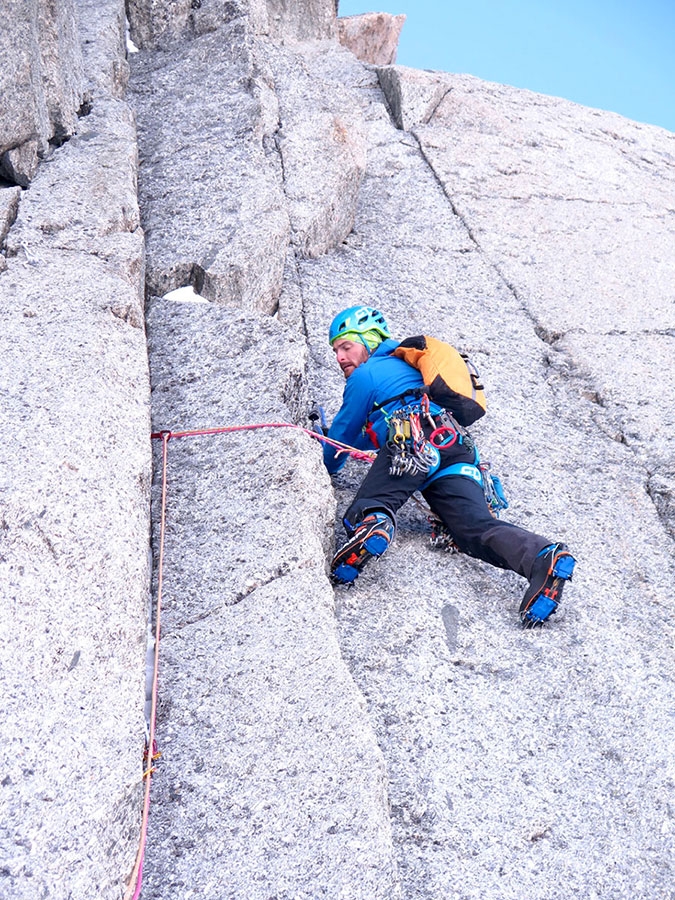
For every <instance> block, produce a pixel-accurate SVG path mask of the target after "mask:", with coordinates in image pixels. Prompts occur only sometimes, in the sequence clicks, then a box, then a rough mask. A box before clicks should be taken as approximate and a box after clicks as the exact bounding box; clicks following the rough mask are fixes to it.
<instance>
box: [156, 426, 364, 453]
mask: <svg viewBox="0 0 675 900" xmlns="http://www.w3.org/2000/svg"><path fill="white" fill-rule="evenodd" d="M259 428H294V429H295V430H296V431H302V432H303V433H304V434H308V435H309V436H310V437H312V438H315V440H317V441H321V443H323V444H328V445H329V446H331V447H335V448H336V449H337V451H338V453H349V455H350V456H352V457H353V458H354V459H362V460H365V461H366V462H372V461H373V459H374V458H375V453H374V452H373V451H371V450H367V451H361V450H357V449H356V447H351V446H350V445H349V444H343V443H342V442H341V441H335V440H333V439H332V438H329V437H326V435H325V434H317V432H316V431H311V430H310V429H309V428H303V426H302V425H292V424H291V423H289V422H261V423H259V424H256V425H228V426H226V427H223V428H200V429H197V430H194V431H155V432H153V433H152V434H151V435H150V437H151V438H152V439H153V440H163V439H164V436H165V435H168V436H169V438H183V437H199V436H202V435H210V434H229V433H230V432H234V431H256V430H257V429H259Z"/></svg>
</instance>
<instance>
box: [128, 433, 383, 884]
mask: <svg viewBox="0 0 675 900" xmlns="http://www.w3.org/2000/svg"><path fill="white" fill-rule="evenodd" d="M260 428H294V429H295V430H296V431H302V432H304V433H305V434H308V435H309V436H310V437H313V438H316V440H318V441H321V442H322V443H325V444H329V445H330V446H331V447H335V448H336V449H337V451H338V453H349V455H350V456H353V457H354V458H355V459H363V460H367V461H368V462H372V460H373V458H374V456H375V454H374V453H372V452H366V453H363V452H361V451H360V450H357V449H356V448H355V447H350V446H349V444H343V443H341V442H340V441H334V440H333V439H332V438H328V437H326V436H325V435H323V434H317V433H316V432H315V431H310V429H309V428H303V427H302V425H291V424H289V423H288V422H265V423H260V424H256V425H230V426H227V427H223V428H201V429H198V430H194V431H156V432H153V433H152V434H151V435H150V437H151V438H152V440H157V441H159V440H161V441H162V503H161V513H160V532H159V562H158V564H157V608H156V614H155V615H156V618H155V659H154V666H153V673H152V700H151V704H150V727H149V734H148V746H147V750H146V758H147V769H146V770H145V772H144V773H143V777H144V779H145V792H144V796H143V816H142V818H141V841H140V846H139V848H138V853H137V855H136V861H135V863H134V868H133V869H132V872H131V876H130V878H129V886H128V887H127V889H126V892H125V894H124V900H138V897H139V896H140V893H141V886H142V883H143V859H144V856H145V846H146V842H147V838H148V819H149V816H150V784H151V781H152V773H153V772H154V767H153V765H152V763H153V760H154V759H156V758H157V757H158V756H159V755H160V754H159V753H156V750H155V747H156V745H155V726H156V720H157V696H158V690H157V687H158V672H159V637H160V626H161V616H162V591H163V587H164V537H165V534H166V495H167V469H168V458H169V441H170V440H171V438H184V437H199V436H203V435H212V434H229V433H231V432H234V431H255V430H257V429H260Z"/></svg>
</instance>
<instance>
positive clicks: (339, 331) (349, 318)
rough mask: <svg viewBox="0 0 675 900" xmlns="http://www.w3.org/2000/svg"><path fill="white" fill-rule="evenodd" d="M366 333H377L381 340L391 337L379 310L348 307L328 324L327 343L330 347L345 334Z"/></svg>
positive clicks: (370, 307) (365, 307)
mask: <svg viewBox="0 0 675 900" xmlns="http://www.w3.org/2000/svg"><path fill="white" fill-rule="evenodd" d="M368 331H375V332H377V334H378V335H380V337H381V338H382V339H383V340H384V339H386V338H390V337H391V334H390V333H389V328H388V327H387V323H386V321H385V318H384V316H383V315H382V313H381V312H380V311H379V309H373V307H372V306H350V307H349V309H344V310H343V311H342V312H341V313H338V314H337V316H335V318H334V319H333V321H332V322H331V323H330V329H329V331H328V343H329V344H330V345H331V347H332V346H333V344H334V343H335V341H337V340H338V338H341V337H342V336H343V335H345V334H348V333H350V332H351V333H354V334H358V335H364V334H366V332H368ZM364 343H365V341H364ZM366 346H367V344H366Z"/></svg>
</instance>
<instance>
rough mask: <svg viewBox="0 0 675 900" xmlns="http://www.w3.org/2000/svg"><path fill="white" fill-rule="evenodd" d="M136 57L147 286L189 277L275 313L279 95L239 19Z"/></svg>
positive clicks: (281, 234)
mask: <svg viewBox="0 0 675 900" xmlns="http://www.w3.org/2000/svg"><path fill="white" fill-rule="evenodd" d="M132 62H133V77H132V90H133V103H134V108H135V110H136V115H137V118H138V122H139V148H140V155H141V173H140V200H141V207H142V210H143V226H144V229H145V233H146V241H147V248H148V262H147V276H146V277H147V287H148V291H149V292H150V293H153V294H159V295H163V294H165V293H167V292H169V291H171V290H173V289H175V288H178V287H183V286H185V285H188V284H192V285H194V287H195V288H196V289H197V291H198V292H200V293H201V294H202V295H203V296H205V297H207V298H208V299H209V300H213V301H215V302H218V303H224V304H232V305H241V306H242V307H244V308H251V309H259V310H262V311H264V312H267V313H270V312H273V311H274V309H275V306H276V302H277V299H278V296H279V293H280V292H281V282H282V276H283V269H284V263H285V259H286V251H287V247H288V242H289V240H290V227H289V221H288V212H287V209H286V205H285V202H284V197H283V190H282V184H281V176H280V173H279V167H280V164H279V159H278V154H277V151H276V148H275V146H274V140H273V131H274V129H275V128H276V127H277V122H278V112H277V110H276V98H275V97H274V95H273V92H272V91H271V89H270V88H269V87H268V85H267V84H266V79H265V75H264V73H263V72H262V71H261V70H260V68H259V67H258V66H257V63H256V59H255V55H254V49H253V45H252V38H251V35H250V32H249V31H248V28H247V26H246V24H245V22H244V21H242V20H241V19H240V20H237V21H236V22H233V23H232V24H230V25H227V26H224V27H223V28H222V29H221V30H220V31H218V32H216V33H213V34H206V35H202V36H200V37H197V38H194V39H192V40H188V41H186V42H184V43H183V44H181V45H180V46H179V47H178V48H177V49H175V50H171V51H161V50H157V51H155V52H143V53H139V54H136V55H135V56H134V58H133V61H132ZM196 85H198V91H199V96H200V100H199V102H198V103H196V102H195V89H196V88H195V86H196ZM186 187H187V189H186ZM214 198H218V199H217V200H215V202H214Z"/></svg>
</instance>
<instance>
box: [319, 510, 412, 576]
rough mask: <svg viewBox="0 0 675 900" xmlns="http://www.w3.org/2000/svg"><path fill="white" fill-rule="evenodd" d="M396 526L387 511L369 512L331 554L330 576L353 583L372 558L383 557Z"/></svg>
mask: <svg viewBox="0 0 675 900" xmlns="http://www.w3.org/2000/svg"><path fill="white" fill-rule="evenodd" d="M395 530H396V529H395V526H394V523H393V521H392V520H391V517H390V516H388V515H387V514H386V513H381V512H376V513H369V514H368V515H367V516H366V517H365V518H364V519H363V521H362V522H360V523H359V524H358V525H357V526H356V528H355V529H354V531H353V532H352V534H351V536H350V538H349V540H348V541H347V543H346V544H343V545H342V547H340V549H339V550H338V552H337V553H336V554H335V556H334V557H333V562H332V565H331V567H330V568H331V578H332V580H333V581H334V582H335V583H336V584H353V583H354V582H355V581H356V579H357V578H358V577H359V575H360V573H361V570H362V569H363V567H364V566H365V565H366V563H368V562H369V561H370V560H371V559H373V558H377V557H379V556H382V554H383V553H384V551H385V550H386V549H387V547H388V546H389V544H390V543H391V540H392V538H393V537H394V531H395Z"/></svg>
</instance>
